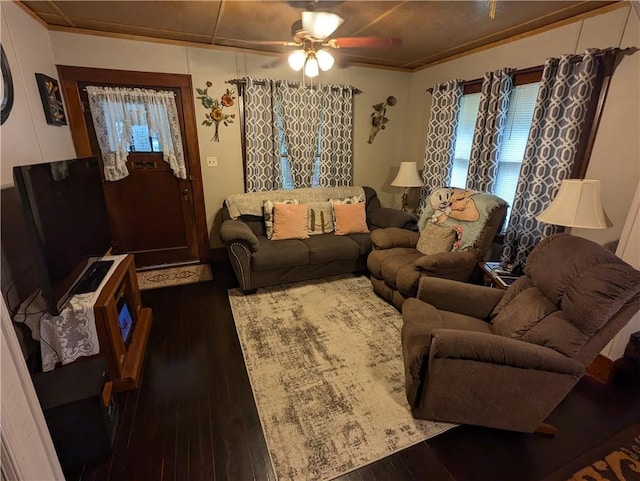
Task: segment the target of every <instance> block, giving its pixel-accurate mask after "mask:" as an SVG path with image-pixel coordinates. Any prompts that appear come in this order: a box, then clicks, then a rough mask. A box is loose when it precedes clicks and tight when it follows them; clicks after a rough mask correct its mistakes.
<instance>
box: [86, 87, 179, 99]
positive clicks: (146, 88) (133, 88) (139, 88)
mask: <svg viewBox="0 0 640 481" xmlns="http://www.w3.org/2000/svg"><path fill="white" fill-rule="evenodd" d="M89 87H100V88H104V85H89ZM109 88H114V87H109ZM115 88H119V89H131V90H135V89H138V90H153V91H154V92H171V90H156V89H154V88H150V87H115ZM82 91H83V92H86V91H87V88H86V87H84V88H83V89H82ZM176 95H178V94H177V93H175V92H173V96H174V97H175V96H176Z"/></svg>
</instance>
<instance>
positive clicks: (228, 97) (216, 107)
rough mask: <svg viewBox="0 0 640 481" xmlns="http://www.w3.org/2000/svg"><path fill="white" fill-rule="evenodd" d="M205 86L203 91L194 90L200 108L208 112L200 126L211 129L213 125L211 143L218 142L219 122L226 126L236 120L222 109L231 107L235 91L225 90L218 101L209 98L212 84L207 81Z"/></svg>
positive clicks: (233, 115)
mask: <svg viewBox="0 0 640 481" xmlns="http://www.w3.org/2000/svg"><path fill="white" fill-rule="evenodd" d="M206 85H207V86H206V87H205V88H204V89H199V88H196V92H198V94H199V96H198V97H196V98H197V99H200V101H201V102H202V106H203V107H204V108H205V109H207V110H210V112H208V113H207V114H206V115H205V119H204V120H203V121H202V125H206V126H207V127H211V126H212V125H215V128H216V130H215V132H214V134H213V137H212V138H211V141H212V142H220V137H219V136H218V128H219V127H220V122H222V123H223V124H224V126H225V127H226V126H228V125H229V124H232V123H233V122H234V119H235V118H236V114H225V113H224V112H223V109H224V108H225V107H233V101H234V100H235V99H236V98H235V97H234V94H235V90H229V89H227V91H226V93H224V94H222V97H220V100H218V99H214V98H211V97H210V96H209V94H208V90H209V87H212V86H213V84H212V83H211V82H209V81H207V84H206Z"/></svg>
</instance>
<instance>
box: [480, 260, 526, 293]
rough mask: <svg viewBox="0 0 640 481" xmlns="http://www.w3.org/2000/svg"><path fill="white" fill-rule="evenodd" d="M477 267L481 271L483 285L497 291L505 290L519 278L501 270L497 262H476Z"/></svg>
mask: <svg viewBox="0 0 640 481" xmlns="http://www.w3.org/2000/svg"><path fill="white" fill-rule="evenodd" d="M478 267H479V268H480V270H481V271H482V276H483V278H484V285H485V286H489V287H495V288H498V289H503V290H505V289H507V288H508V287H509V286H510V285H511V284H513V283H514V282H515V281H516V280H517V279H518V277H519V276H515V275H513V274H511V273H510V272H507V271H505V270H503V269H502V267H501V266H500V263H499V262H478Z"/></svg>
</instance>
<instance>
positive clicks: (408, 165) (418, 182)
mask: <svg viewBox="0 0 640 481" xmlns="http://www.w3.org/2000/svg"><path fill="white" fill-rule="evenodd" d="M423 184H424V183H423V182H422V179H421V178H420V174H418V166H417V164H416V163H415V162H401V163H400V169H398V175H396V178H395V179H393V182H391V185H393V186H395V187H422V185H423Z"/></svg>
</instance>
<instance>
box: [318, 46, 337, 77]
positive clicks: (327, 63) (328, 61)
mask: <svg viewBox="0 0 640 481" xmlns="http://www.w3.org/2000/svg"><path fill="white" fill-rule="evenodd" d="M316 58H317V59H318V65H319V66H320V69H321V70H323V71H325V72H326V71H327V70H329V69H330V68H331V67H333V62H334V59H333V55H331V54H330V53H329V52H327V51H326V50H318V51H317V52H316Z"/></svg>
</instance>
